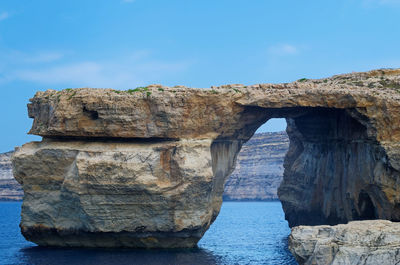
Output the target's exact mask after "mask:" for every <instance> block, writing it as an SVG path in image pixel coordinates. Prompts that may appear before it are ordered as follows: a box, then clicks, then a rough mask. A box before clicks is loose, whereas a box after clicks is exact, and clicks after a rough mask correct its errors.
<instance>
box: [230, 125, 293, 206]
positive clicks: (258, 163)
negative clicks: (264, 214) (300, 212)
mask: <svg viewBox="0 0 400 265" xmlns="http://www.w3.org/2000/svg"><path fill="white" fill-rule="evenodd" d="M288 148H289V138H288V136H287V134H286V133H285V132H273V133H257V134H255V135H254V136H253V137H252V138H251V139H250V140H249V141H248V142H247V143H245V144H244V145H243V146H242V149H241V150H240V152H239V154H238V157H237V161H236V167H235V170H234V171H233V173H232V175H231V176H230V177H229V178H228V180H227V181H226V184H225V191H224V195H223V199H224V201H225V200H226V201H249V200H256V201H270V200H278V194H277V190H278V187H279V185H280V183H281V181H282V176H283V160H284V157H285V154H286V152H287V150H288Z"/></svg>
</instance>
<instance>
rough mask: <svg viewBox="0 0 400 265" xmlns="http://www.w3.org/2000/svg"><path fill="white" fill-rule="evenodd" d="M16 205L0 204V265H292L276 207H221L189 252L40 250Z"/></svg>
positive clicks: (232, 204)
mask: <svg viewBox="0 0 400 265" xmlns="http://www.w3.org/2000/svg"><path fill="white" fill-rule="evenodd" d="M20 211H21V203H20V202H3V203H0V264H2V265H3V264H10V265H11V264H12V265H14V264H21V265H22V264H23V265H28V264H29V265H39V264H40V265H73V264H79V265H86V264H90V265H117V264H146V265H156V264H167V265H169V264H171V265H180V264H182V265H183V264H184V265H186V264H188V265H196V264H199V265H202V264H204V265H206V264H207V265H208V264H296V262H295V260H294V258H293V257H292V255H291V254H290V252H289V251H288V249H287V237H288V235H289V233H290V229H289V227H288V225H287V222H286V221H285V220H284V214H283V211H282V207H281V204H280V202H224V203H223V205H222V209H221V212H220V214H219V216H218V218H217V220H216V221H215V222H214V224H213V225H212V226H211V227H210V229H209V230H208V231H207V233H206V234H205V236H204V237H203V238H202V239H201V240H200V242H199V244H198V245H199V247H198V248H196V249H192V250H130V249H68V248H65V249H64V248H41V247H37V246H36V245H35V244H33V243H30V242H28V241H26V240H25V239H24V238H23V236H22V235H21V234H20V231H19V226H18V225H19V221H20Z"/></svg>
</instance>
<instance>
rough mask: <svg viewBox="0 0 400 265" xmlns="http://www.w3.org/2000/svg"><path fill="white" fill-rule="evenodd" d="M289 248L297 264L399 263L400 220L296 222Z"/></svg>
mask: <svg viewBox="0 0 400 265" xmlns="http://www.w3.org/2000/svg"><path fill="white" fill-rule="evenodd" d="M289 249H290V251H291V252H292V253H293V255H294V256H295V258H296V260H297V261H298V262H299V264H307V265H311V264H313V265H325V264H331V265H347V264H352V265H361V264H363V265H376V264H380V265H393V264H398V263H399V262H400V223H394V222H390V221H387V220H371V221H353V222H350V223H348V224H341V225H336V226H328V225H322V226H298V227H294V228H293V229H292V233H291V235H290V237H289Z"/></svg>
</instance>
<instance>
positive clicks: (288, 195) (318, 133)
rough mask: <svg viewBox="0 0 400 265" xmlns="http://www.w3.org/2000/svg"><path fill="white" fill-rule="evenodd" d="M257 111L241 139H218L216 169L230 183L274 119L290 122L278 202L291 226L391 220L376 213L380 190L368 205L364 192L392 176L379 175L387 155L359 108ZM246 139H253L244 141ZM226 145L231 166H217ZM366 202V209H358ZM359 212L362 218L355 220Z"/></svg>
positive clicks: (302, 108)
mask: <svg viewBox="0 0 400 265" xmlns="http://www.w3.org/2000/svg"><path fill="white" fill-rule="evenodd" d="M251 111H252V112H251V113H252V116H251V117H254V118H253V120H252V121H251V120H250V119H249V117H248V116H247V117H246V121H245V122H243V124H245V126H243V127H242V128H239V129H238V131H241V132H242V133H241V134H236V135H234V136H233V137H231V138H229V137H226V138H223V139H222V138H221V139H217V140H216V141H214V143H213V145H212V155H213V169H214V170H215V167H214V166H215V165H216V164H218V167H219V168H220V169H221V168H224V172H222V171H220V176H224V181H223V182H224V183H225V181H226V179H227V176H229V175H230V173H231V172H232V171H233V168H234V162H235V160H236V158H237V156H236V155H237V153H238V151H239V150H240V148H241V147H242V144H243V143H245V142H246V141H247V140H248V139H249V138H250V136H251V135H253V134H254V133H255V132H260V131H261V130H262V129H263V128H265V126H266V125H263V124H264V123H265V121H268V120H271V119H272V120H271V121H272V123H274V122H275V123H276V122H277V120H273V119H274V118H280V119H286V121H287V130H286V131H287V134H288V137H289V139H290V146H289V149H288V152H287V154H286V156H285V158H284V162H283V167H284V173H283V181H282V183H281V185H280V187H279V189H278V197H279V200H280V201H281V203H282V206H283V209H284V212H285V218H286V220H287V221H288V223H289V226H291V227H292V226H296V225H320V224H331V225H333V224H339V223H347V222H348V221H351V220H359V219H362V220H364V219H377V218H382V217H386V216H390V215H388V214H387V213H384V216H382V213H381V212H379V211H377V210H376V209H377V208H379V207H380V205H382V204H383V203H384V200H385V198H384V197H383V196H381V195H382V193H379V191H378V193H379V194H375V197H376V199H374V200H372V199H371V198H369V197H371V196H370V195H368V196H369V197H368V198H369V200H368V198H367V197H366V196H365V195H363V193H362V191H363V190H365V189H366V187H371V186H373V187H374V185H375V186H376V185H377V184H376V183H375V182H374V179H375V178H376V175H377V174H386V173H387V172H386V171H387V170H390V169H389V167H388V166H380V167H379V170H378V171H377V170H376V168H377V165H379V164H382V163H385V159H386V158H385V157H386V154H385V153H384V152H383V151H382V147H381V146H380V145H379V143H378V142H377V141H376V138H375V136H374V134H373V133H374V131H373V130H372V129H371V128H370V127H368V126H367V125H368V124H367V122H366V121H365V119H364V117H363V116H362V115H361V114H360V113H359V112H358V111H357V110H356V109H335V108H320V107H293V108H280V109H274V108H254V107H253V109H251ZM249 120H250V121H249ZM247 124H250V126H248V127H247V129H248V128H250V131H249V129H248V130H247V131H246V126H247ZM260 128H261V129H260ZM243 132H246V133H243ZM238 135H239V136H238ZM240 135H242V136H243V135H248V137H247V138H246V137H243V138H240ZM256 135H257V134H256ZM233 143H235V144H233ZM222 145H224V146H225V154H230V158H229V159H227V161H230V162H231V163H230V165H228V162H227V163H225V164H224V165H222V164H221V163H215V161H214V158H215V157H218V161H221V157H223V156H224V154H223V153H221V152H218V151H217V152H215V151H216V150H218V146H222ZM225 157H226V156H225ZM385 172H386V173H385ZM214 173H215V171H214ZM228 173H229V174H228ZM227 183H229V180H228V182H227ZM239 184H240V183H239ZM373 190H379V189H378V188H377V187H375V188H373ZM221 193H222V191H221ZM226 198H227V196H224V199H226ZM360 198H361V201H362V204H361V205H359V204H358V202H359V201H360ZM372 201H373V202H374V203H372ZM360 207H361V208H362V210H360ZM371 209H372V210H371ZM355 212H356V213H360V214H357V215H356V216H355V215H354V213H355ZM378 212H379V214H378Z"/></svg>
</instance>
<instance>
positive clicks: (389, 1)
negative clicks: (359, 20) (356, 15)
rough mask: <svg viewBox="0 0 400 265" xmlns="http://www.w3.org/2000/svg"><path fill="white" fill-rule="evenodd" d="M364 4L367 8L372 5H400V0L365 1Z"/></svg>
mask: <svg viewBox="0 0 400 265" xmlns="http://www.w3.org/2000/svg"><path fill="white" fill-rule="evenodd" d="M363 4H364V5H366V6H371V5H377V4H378V5H392V6H393V5H400V0H364V1H363Z"/></svg>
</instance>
